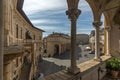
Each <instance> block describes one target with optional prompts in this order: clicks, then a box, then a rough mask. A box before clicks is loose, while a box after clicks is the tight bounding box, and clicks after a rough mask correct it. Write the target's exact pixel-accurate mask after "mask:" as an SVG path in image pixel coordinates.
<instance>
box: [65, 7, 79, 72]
mask: <svg viewBox="0 0 120 80" xmlns="http://www.w3.org/2000/svg"><path fill="white" fill-rule="evenodd" d="M80 13H81V11H80V10H79V9H70V10H68V11H66V14H67V15H68V18H69V19H70V21H71V66H70V67H69V68H68V71H69V72H71V73H73V74H76V73H78V72H80V70H79V69H78V68H77V64H76V46H77V45H76V21H77V18H78V17H79V15H80Z"/></svg>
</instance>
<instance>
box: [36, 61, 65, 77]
mask: <svg viewBox="0 0 120 80" xmlns="http://www.w3.org/2000/svg"><path fill="white" fill-rule="evenodd" d="M65 68H66V66H62V65H61V66H59V65H56V64H55V63H54V62H49V61H46V60H42V61H41V62H39V67H38V73H43V74H44V76H47V75H49V74H53V73H55V72H58V71H60V70H63V69H65Z"/></svg>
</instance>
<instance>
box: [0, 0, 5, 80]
mask: <svg viewBox="0 0 120 80" xmlns="http://www.w3.org/2000/svg"><path fill="white" fill-rule="evenodd" d="M3 50H4V26H3V0H0V80H3V54H4V51H3Z"/></svg>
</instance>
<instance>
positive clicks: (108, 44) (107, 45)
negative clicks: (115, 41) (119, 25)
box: [105, 26, 111, 56]
mask: <svg viewBox="0 0 120 80" xmlns="http://www.w3.org/2000/svg"><path fill="white" fill-rule="evenodd" d="M105 30H106V35H107V37H106V42H107V43H106V47H107V53H106V55H107V56H110V30H111V27H110V26H106V27H105Z"/></svg>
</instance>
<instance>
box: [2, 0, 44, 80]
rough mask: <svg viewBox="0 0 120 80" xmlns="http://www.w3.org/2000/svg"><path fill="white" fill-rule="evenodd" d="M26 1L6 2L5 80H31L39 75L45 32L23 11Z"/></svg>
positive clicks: (6, 0)
mask: <svg viewBox="0 0 120 80" xmlns="http://www.w3.org/2000/svg"><path fill="white" fill-rule="evenodd" d="M23 1H24V0H4V14H5V16H4V80H31V79H32V78H33V77H35V75H36V74H37V65H38V61H39V58H40V56H41V49H42V33H43V30H41V29H38V28H36V27H34V26H33V25H32V23H31V22H30V20H29V19H28V18H27V16H26V15H25V13H24V11H23V10H22V6H23Z"/></svg>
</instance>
